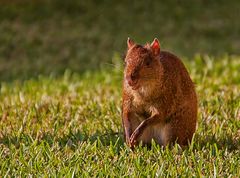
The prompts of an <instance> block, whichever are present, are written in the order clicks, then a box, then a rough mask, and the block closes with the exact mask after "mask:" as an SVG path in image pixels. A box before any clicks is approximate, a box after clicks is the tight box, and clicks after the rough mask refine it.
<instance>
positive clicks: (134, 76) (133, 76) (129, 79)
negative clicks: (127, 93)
mask: <svg viewBox="0 0 240 178" xmlns="http://www.w3.org/2000/svg"><path fill="white" fill-rule="evenodd" d="M136 79H137V74H136V73H132V74H130V75H129V76H127V82H128V84H129V85H130V86H132V85H134V84H135V83H136V81H137V80H136Z"/></svg>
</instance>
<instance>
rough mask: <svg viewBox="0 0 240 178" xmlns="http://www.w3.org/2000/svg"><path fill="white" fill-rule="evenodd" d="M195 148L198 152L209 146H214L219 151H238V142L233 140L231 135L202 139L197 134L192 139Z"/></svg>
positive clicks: (239, 145) (239, 143) (239, 147)
mask: <svg viewBox="0 0 240 178" xmlns="http://www.w3.org/2000/svg"><path fill="white" fill-rule="evenodd" d="M194 142H195V143H194V144H195V146H194V147H195V148H196V149H198V150H202V149H203V148H209V146H210V145H214V144H216V146H217V148H218V149H219V150H225V149H227V150H229V151H234V150H239V149H240V140H239V139H237V138H234V137H233V136H232V135H229V134H226V135H225V136H224V137H221V138H216V137H215V136H214V135H208V136H206V137H202V136H201V135H199V134H196V135H195V138H194Z"/></svg>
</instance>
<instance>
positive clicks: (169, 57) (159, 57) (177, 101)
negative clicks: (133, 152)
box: [122, 38, 197, 148]
mask: <svg viewBox="0 0 240 178" xmlns="http://www.w3.org/2000/svg"><path fill="white" fill-rule="evenodd" d="M127 45H128V49H127V53H126V57H125V61H124V62H125V68H124V80H123V103H122V124H123V128H124V137H125V141H126V143H127V144H128V145H129V146H130V147H131V148H132V147H134V146H135V145H137V144H139V143H140V142H142V143H143V144H144V145H145V144H147V145H149V144H151V141H152V139H153V140H154V141H155V142H156V143H158V144H160V145H161V146H166V145H167V144H171V143H175V142H177V143H178V144H179V145H180V146H184V145H187V144H188V142H190V141H191V139H192V136H193V134H194V132H195V130H196V122H197V96H196V92H195V87H194V84H193V82H192V80H191V79H190V76H189V74H188V72H187V70H186V68H185V67H184V65H183V63H182V62H181V60H180V59H179V58H178V57H176V56H175V55H173V54H171V53H170V52H167V51H161V50H160V44H159V41H158V40H157V39H156V38H155V39H154V41H153V42H152V43H151V44H146V45H144V46H142V45H138V44H135V43H134V42H133V41H132V40H131V39H129V38H128V40H127Z"/></svg>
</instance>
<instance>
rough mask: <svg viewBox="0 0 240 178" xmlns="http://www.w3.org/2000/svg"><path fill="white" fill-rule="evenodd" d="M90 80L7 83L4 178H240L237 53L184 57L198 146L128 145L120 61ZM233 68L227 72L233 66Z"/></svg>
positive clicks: (0, 126) (1, 155) (0, 123)
mask: <svg viewBox="0 0 240 178" xmlns="http://www.w3.org/2000/svg"><path fill="white" fill-rule="evenodd" d="M114 63H115V66H116V67H114V68H107V69H105V70H102V71H99V72H93V73H91V72H88V73H85V74H84V75H79V74H78V73H73V72H71V71H69V70H66V71H65V73H64V75H63V76H62V77H54V76H49V77H44V76H39V77H38V78H36V79H31V80H26V81H24V82H21V81H15V82H12V83H2V87H1V95H0V106H1V107H0V175H2V176H3V177H4V176H5V175H7V176H10V177H15V176H20V177H25V176H36V177H39V176H53V177H62V176H66V177H72V176H76V177H79V176H83V177H84V176H86V177H90V176H91V177H106V176H109V177H112V176H116V177H119V176H121V177H123V176H127V177H147V176H150V177H155V176H156V177H163V176H164V177H176V176H182V177H203V176H204V177H239V176H240V171H239V163H240V151H239V150H240V95H239V82H240V76H239V68H240V58H239V57H238V56H223V57H221V58H220V59H213V58H211V57H209V56H195V58H194V59H193V60H191V61H189V60H186V59H185V60H184V63H185V64H186V66H187V68H188V70H189V71H190V74H191V77H192V79H193V80H194V82H195V83H196V89H197V93H198V98H199V116H198V129H197V132H196V134H195V137H194V139H193V142H192V144H191V145H189V147H188V148H186V149H184V150H183V149H181V148H180V147H179V146H178V145H175V146H174V147H171V148H166V149H162V148H160V147H159V146H158V145H156V144H155V143H153V146H152V149H150V150H148V149H146V148H145V147H137V148H136V150H135V151H134V152H132V151H131V150H130V149H129V148H128V147H127V146H126V145H125V144H124V142H123V138H122V127H121V118H120V103H121V80H122V79H121V78H122V72H121V71H122V67H121V65H119V64H120V63H121V59H120V58H117V57H116V59H115V62H114ZM226 65H227V67H226Z"/></svg>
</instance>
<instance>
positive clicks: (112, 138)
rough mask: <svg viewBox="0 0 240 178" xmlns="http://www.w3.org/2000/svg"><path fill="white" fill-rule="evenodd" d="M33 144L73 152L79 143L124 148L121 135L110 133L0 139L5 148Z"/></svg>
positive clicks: (47, 134)
mask: <svg viewBox="0 0 240 178" xmlns="http://www.w3.org/2000/svg"><path fill="white" fill-rule="evenodd" d="M33 142H37V145H39V144H42V143H43V142H44V143H46V144H48V145H49V146H53V145H54V144H58V145H59V146H60V148H64V147H66V146H67V147H69V148H71V149H73V150H76V149H77V148H78V145H79V144H81V143H90V144H94V143H95V142H96V143H97V147H102V146H109V145H114V146H115V147H116V148H117V149H120V148H121V147H123V146H124V140H123V136H122V133H119V132H111V133H104V134H103V133H100V132H96V133H94V134H93V135H87V134H85V133H83V132H81V131H77V132H76V133H69V134H67V135H63V136H62V137H58V136H57V135H54V134H52V133H44V134H43V135H42V136H41V137H38V138H36V137H33V136H31V135H28V134H25V133H22V134H20V136H13V135H4V136H2V137H0V145H1V144H3V145H5V146H7V147H10V146H11V145H14V146H15V147H16V148H19V147H20V145H21V144H24V145H26V146H30V145H31V144H33Z"/></svg>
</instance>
